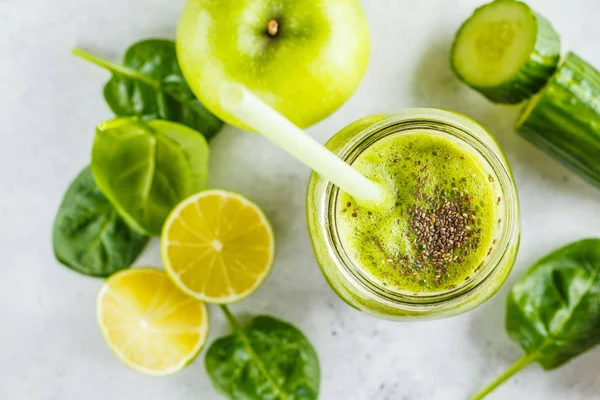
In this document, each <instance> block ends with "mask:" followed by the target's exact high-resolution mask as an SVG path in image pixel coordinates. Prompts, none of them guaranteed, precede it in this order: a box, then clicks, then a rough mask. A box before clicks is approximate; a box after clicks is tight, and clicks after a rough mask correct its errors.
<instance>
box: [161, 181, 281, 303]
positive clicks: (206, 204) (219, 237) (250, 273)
mask: <svg viewBox="0 0 600 400" xmlns="http://www.w3.org/2000/svg"><path fill="white" fill-rule="evenodd" d="M274 253H275V240H274V237H273V230H272V228H271V225H270V224H269V221H268V220H267V218H266V217H265V215H264V214H263V212H262V211H261V209H260V208H259V207H258V206H257V205H256V204H254V203H253V202H251V201H250V200H248V199H247V198H245V197H244V196H242V195H240V194H238V193H233V192H229V191H225V190H218V189H216V190H206V191H204V192H200V193H198V194H195V195H193V196H191V197H189V198H188V199H186V200H184V201H183V202H181V203H180V204H179V205H178V206H177V207H175V209H174V210H173V211H172V212H171V214H170V215H169V217H168V218H167V221H166V222H165V225H164V227H163V232H162V236H161V254H162V259H163V263H164V265H165V269H166V271H167V273H168V274H169V275H170V276H171V278H172V279H173V280H174V281H175V282H176V283H177V284H178V285H179V286H180V287H181V289H182V290H184V291H185V292H186V293H189V294H190V295H192V296H194V297H196V298H198V299H200V300H203V301H206V302H209V303H218V304H228V303H232V302H235V301H238V300H241V299H244V298H246V297H248V296H249V295H250V294H252V293H253V292H254V291H255V290H256V289H257V288H258V287H259V286H260V284H261V283H262V282H263V281H264V280H265V278H266V277H267V275H268V274H269V271H270V270H271V267H272V265H273V257H274Z"/></svg>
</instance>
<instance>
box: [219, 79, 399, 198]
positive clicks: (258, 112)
mask: <svg viewBox="0 0 600 400" xmlns="http://www.w3.org/2000/svg"><path fill="white" fill-rule="evenodd" d="M221 101H222V106H223V108H225V109H226V110H228V111H229V112H230V113H231V114H233V115H234V116H235V117H236V118H237V119H238V120H239V121H241V122H243V123H244V124H246V125H247V126H249V127H250V128H252V129H254V130H255V131H256V132H258V133H260V134H261V135H262V136H264V137H266V138H267V139H269V140H270V141H272V142H273V143H275V144H276V145H277V146H279V147H281V148H282V149H283V150H285V151H287V152H288V153H289V154H291V155H292V156H293V157H295V158H296V159H297V160H298V161H300V162H302V163H303V164H305V165H307V166H309V167H310V168H312V170H313V171H316V172H317V173H318V174H320V175H321V176H323V177H324V178H326V179H328V180H330V181H331V182H332V183H333V184H334V185H337V186H338V187H339V188H341V189H342V190H343V191H345V192H347V193H348V194H350V195H351V196H352V197H354V199H355V200H356V201H357V202H358V203H359V204H361V205H363V206H365V207H369V208H382V207H389V206H390V202H391V201H393V200H392V198H391V195H390V194H389V193H388V190H387V189H384V188H383V187H381V186H380V185H378V184H376V183H375V182H373V181H371V180H369V179H367V178H365V177H364V176H363V175H362V174H361V173H359V172H358V171H356V170H355V169H354V168H352V167H351V166H350V165H348V164H346V163H345V162H344V161H342V160H341V159H340V158H339V157H337V156H336V155H335V154H333V153H332V152H331V151H329V150H328V149H327V148H325V147H324V146H323V145H321V144H320V143H319V142H317V141H316V140H315V139H313V138H312V137H311V136H309V135H308V134H306V132H304V131H303V130H302V129H300V128H298V127H297V126H296V125H294V124H293V123H292V122H291V121H289V120H288V119H287V118H285V117H284V116H283V115H281V114H280V113H278V112H277V111H275V110H274V109H273V108H272V107H270V106H269V105H268V104H266V103H265V102H263V101H262V100H261V99H260V98H258V97H257V96H255V95H254V94H253V93H252V92H250V91H249V90H248V89H246V88H245V87H244V86H242V85H239V84H227V85H224V86H223V90H222V93H221Z"/></svg>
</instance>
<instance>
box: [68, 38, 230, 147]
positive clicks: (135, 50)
mask: <svg viewBox="0 0 600 400" xmlns="http://www.w3.org/2000/svg"><path fill="white" fill-rule="evenodd" d="M73 52H74V53H75V54H76V55H78V56H80V57H82V58H84V59H86V60H88V61H91V62H93V63H94V64H96V65H99V66H101V67H103V68H106V69H108V70H109V71H111V72H112V74H113V77H112V78H111V79H110V80H109V81H108V83H107V84H106V85H105V86H104V98H105V99H106V102H107V103H108V105H109V107H110V108H111V109H112V111H113V112H114V113H115V114H116V115H117V116H121V117H128V116H136V117H139V118H140V119H143V120H151V119H163V120H167V121H173V122H179V123H181V124H183V125H186V126H188V127H190V128H192V129H195V130H197V131H198V132H200V133H202V134H203V135H204V136H205V137H206V139H210V138H211V137H213V136H214V135H215V134H216V133H217V132H218V131H219V130H220V129H221V127H222V126H223V122H222V121H221V120H220V119H218V118H217V117H215V116H214V115H213V114H211V113H210V112H209V111H208V110H207V109H206V108H204V106H203V105H202V104H201V103H200V102H199V101H198V100H197V99H196V97H195V96H194V95H193V94H192V91H191V90H190V88H189V86H188V84H187V83H186V81H185V79H184V78H183V74H182V73H181V70H180V69H179V64H178V63H177V56H176V53H175V42H173V41H171V40H166V39H148V40H143V41H141V42H138V43H135V44H134V45H132V46H131V47H130V48H129V49H128V50H127V52H126V53H125V56H124V58H123V65H117V64H113V63H110V62H108V61H105V60H102V59H100V58H97V57H95V56H93V55H91V54H88V53H86V52H84V51H82V50H79V49H75V50H73Z"/></svg>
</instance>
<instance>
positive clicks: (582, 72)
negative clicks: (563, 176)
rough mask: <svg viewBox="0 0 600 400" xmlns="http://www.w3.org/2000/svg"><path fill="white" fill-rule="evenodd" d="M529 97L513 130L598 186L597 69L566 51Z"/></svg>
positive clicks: (599, 80)
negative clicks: (542, 85)
mask: <svg viewBox="0 0 600 400" xmlns="http://www.w3.org/2000/svg"><path fill="white" fill-rule="evenodd" d="M532 101H535V102H536V103H535V104H532V107H526V108H525V109H524V110H523V115H522V116H521V118H519V122H517V126H516V130H517V133H518V134H519V135H521V136H522V137H524V138H525V139H526V140H528V141H529V142H531V143H533V144H534V145H535V146H537V147H538V148H540V149H542V150H544V151H545V152H546V153H548V154H549V155H550V156H552V157H554V158H555V159H556V160H558V161H560V162H561V163H562V164H564V165H565V166H566V167H568V168H569V169H571V170H572V171H574V172H575V173H577V174H578V175H580V176H581V177H583V178H584V179H585V180H587V181H588V182H590V183H591V184H593V185H595V186H597V187H600V72H598V71H597V70H596V69H595V68H594V67H592V66H591V65H590V64H588V63H587V62H585V61H584V60H582V59H581V58H580V57H578V56H577V55H576V54H574V53H568V54H567V55H566V57H565V59H564V61H563V62H562V63H561V65H560V66H559V68H558V70H557V71H556V73H555V74H554V76H553V77H552V79H551V80H550V82H548V85H547V86H546V88H545V89H544V90H543V91H542V92H541V93H540V94H539V95H538V98H535V99H533V100H532ZM528 111H529V114H528V115H527V114H526V113H527V112H528Z"/></svg>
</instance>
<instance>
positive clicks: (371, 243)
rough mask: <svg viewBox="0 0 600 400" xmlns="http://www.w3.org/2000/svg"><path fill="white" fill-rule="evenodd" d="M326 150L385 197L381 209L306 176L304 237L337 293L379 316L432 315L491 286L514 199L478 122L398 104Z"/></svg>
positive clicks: (513, 231) (514, 212) (481, 295)
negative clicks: (389, 199) (387, 204)
mask: <svg viewBox="0 0 600 400" xmlns="http://www.w3.org/2000/svg"><path fill="white" fill-rule="evenodd" d="M327 147H328V148H329V149H330V150H332V151H333V152H334V153H337V154H338V155H339V156H340V157H341V158H343V159H344V160H345V161H346V162H348V163H350V164H351V165H352V166H353V167H354V168H355V169H357V170H358V171H359V172H361V173H362V174H363V175H365V176H366V177H367V178H369V179H371V180H372V181H375V182H377V183H379V184H382V185H383V186H385V187H387V188H388V189H390V190H391V191H392V193H393V196H394V198H395V205H394V206H393V207H392V208H384V209H382V210H374V209H370V208H365V207H362V206H361V205H359V204H357V202H356V201H355V200H354V199H353V198H352V197H351V196H350V195H348V194H346V193H344V192H342V191H340V190H339V189H338V188H336V187H335V186H333V185H331V184H329V183H328V182H327V181H325V180H324V179H322V178H321V177H319V176H318V175H316V174H313V177H312V178H311V181H310V183H309V189H308V204H307V212H308V224H309V230H310V234H311V239H312V242H313V247H314V250H315V254H316V257H317V261H318V262H319V265H320V266H321V269H322V270H323V273H324V275H325V277H326V278H327V280H328V282H329V283H330V285H331V286H332V288H333V289H334V290H335V291H336V292H337V293H338V294H339V295H340V297H342V299H344V300H345V301H346V302H348V303H349V304H350V305H352V306H354V307H356V308H358V309H361V310H363V311H366V312H370V313H372V314H376V315H378V316H382V317H387V318H407V317H429V318H432V317H441V316H447V315H453V314H457V313H460V312H463V311H466V310H468V309H471V308H473V307H475V306H477V305H478V304H480V303H481V302H483V301H484V300H485V299H487V298H489V296H491V295H492V294H493V293H494V292H495V291H496V290H497V289H498V288H499V287H500V286H501V284H502V283H503V282H504V280H505V279H506V277H507V275H508V273H509V271H510V269H511V268H512V265H513V263H514V259H515V255H516V251H517V247H518V239H519V211H518V202H517V195H516V190H515V187H514V182H513V180H512V177H511V175H510V170H509V169H508V164H507V162H506V159H505V158H504V156H503V154H502V152H501V150H500V148H499V147H498V145H497V143H496V142H495V141H494V139H493V138H492V137H491V136H490V135H489V134H488V133H487V132H486V131H485V130H484V129H483V128H481V127H480V126H479V125H478V124H476V123H475V122H474V121H472V120H470V119H468V118H466V117H464V116H461V115H458V114H454V113H451V112H447V111H441V110H435V109H413V110H406V111H404V112H402V113H399V114H398V115H394V116H387V115H379V116H373V117H367V118H364V119H362V120H360V121H357V122H356V123H354V124H352V125H350V126H349V127H347V128H346V129H344V130H342V131H341V132H340V133H338V134H336V135H335V136H334V137H333V138H332V139H331V140H330V141H329V143H328V144H327Z"/></svg>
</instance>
